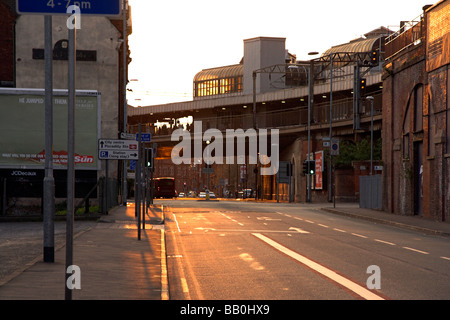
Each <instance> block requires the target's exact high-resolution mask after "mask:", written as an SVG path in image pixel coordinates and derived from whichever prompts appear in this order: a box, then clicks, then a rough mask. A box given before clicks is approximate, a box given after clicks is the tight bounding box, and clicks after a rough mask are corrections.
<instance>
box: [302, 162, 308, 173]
mask: <svg viewBox="0 0 450 320" xmlns="http://www.w3.org/2000/svg"><path fill="white" fill-rule="evenodd" d="M302 172H303V174H307V173H308V160H305V161H303V171H302Z"/></svg>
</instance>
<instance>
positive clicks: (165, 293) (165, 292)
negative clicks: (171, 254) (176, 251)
mask: <svg viewBox="0 0 450 320" xmlns="http://www.w3.org/2000/svg"><path fill="white" fill-rule="evenodd" d="M161 300H169V276H168V274H167V255H166V238H165V232H164V230H161Z"/></svg>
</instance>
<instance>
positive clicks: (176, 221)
mask: <svg viewBox="0 0 450 320" xmlns="http://www.w3.org/2000/svg"><path fill="white" fill-rule="evenodd" d="M173 217H174V218H175V223H176V224H177V228H178V232H181V230H180V226H179V225H178V220H177V216H176V215H175V213H174V214H173Z"/></svg>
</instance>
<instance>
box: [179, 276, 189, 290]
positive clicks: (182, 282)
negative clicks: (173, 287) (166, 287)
mask: <svg viewBox="0 0 450 320" xmlns="http://www.w3.org/2000/svg"><path fill="white" fill-rule="evenodd" d="M180 281H181V288H182V289H183V292H184V293H189V287H188V284H187V281H186V278H180Z"/></svg>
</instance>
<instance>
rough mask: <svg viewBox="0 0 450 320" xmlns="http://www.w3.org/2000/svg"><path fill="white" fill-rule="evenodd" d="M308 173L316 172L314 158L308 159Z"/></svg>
mask: <svg viewBox="0 0 450 320" xmlns="http://www.w3.org/2000/svg"><path fill="white" fill-rule="evenodd" d="M309 174H310V175H315V174H316V162H315V161H314V160H309Z"/></svg>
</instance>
